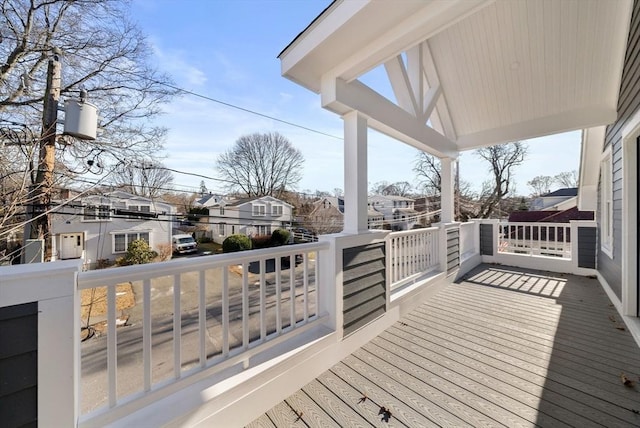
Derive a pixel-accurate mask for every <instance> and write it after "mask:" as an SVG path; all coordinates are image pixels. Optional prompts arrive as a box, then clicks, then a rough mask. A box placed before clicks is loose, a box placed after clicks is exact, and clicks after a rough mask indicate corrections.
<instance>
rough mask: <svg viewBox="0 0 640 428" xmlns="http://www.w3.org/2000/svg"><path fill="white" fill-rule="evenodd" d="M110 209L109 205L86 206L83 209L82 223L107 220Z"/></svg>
mask: <svg viewBox="0 0 640 428" xmlns="http://www.w3.org/2000/svg"><path fill="white" fill-rule="evenodd" d="M110 211H111V207H110V206H109V205H87V206H86V207H84V213H83V220H84V221H102V220H109V218H110V217H111V216H110V215H109V213H110Z"/></svg>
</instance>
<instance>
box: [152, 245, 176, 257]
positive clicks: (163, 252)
mask: <svg viewBox="0 0 640 428" xmlns="http://www.w3.org/2000/svg"><path fill="white" fill-rule="evenodd" d="M157 248H158V256H157V258H156V260H154V262H165V261H167V260H171V257H172V256H173V246H172V245H171V244H170V243H168V242H165V243H164V244H159V245H157Z"/></svg>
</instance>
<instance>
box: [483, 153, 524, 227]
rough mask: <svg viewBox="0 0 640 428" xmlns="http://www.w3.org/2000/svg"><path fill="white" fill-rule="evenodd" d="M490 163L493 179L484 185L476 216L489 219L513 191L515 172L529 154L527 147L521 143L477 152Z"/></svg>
mask: <svg viewBox="0 0 640 428" xmlns="http://www.w3.org/2000/svg"><path fill="white" fill-rule="evenodd" d="M475 154H476V155H477V156H478V157H480V158H481V159H484V160H485V161H487V162H488V163H489V168H488V169H489V172H490V173H491V176H492V179H491V180H488V181H485V182H484V183H483V184H482V190H481V193H480V196H479V198H478V199H479V207H478V211H477V213H476V216H477V217H479V218H489V216H491V214H493V212H494V210H495V208H496V207H497V205H498V204H499V203H500V201H501V200H502V199H503V198H504V197H505V196H507V195H509V194H510V193H511V192H512V191H513V185H514V183H513V170H514V168H515V167H517V166H519V165H522V163H523V162H524V158H525V156H526V154H527V145H526V144H524V143H521V142H515V143H505V144H499V145H496V146H492V147H485V148H482V149H478V150H476V151H475Z"/></svg>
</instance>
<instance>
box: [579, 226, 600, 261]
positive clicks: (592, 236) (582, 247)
mask: <svg viewBox="0 0 640 428" xmlns="http://www.w3.org/2000/svg"><path fill="white" fill-rule="evenodd" d="M597 245H598V242H597V230H596V228H595V227H579V228H578V267H582V268H589V269H595V268H596V252H597V248H598V247H597Z"/></svg>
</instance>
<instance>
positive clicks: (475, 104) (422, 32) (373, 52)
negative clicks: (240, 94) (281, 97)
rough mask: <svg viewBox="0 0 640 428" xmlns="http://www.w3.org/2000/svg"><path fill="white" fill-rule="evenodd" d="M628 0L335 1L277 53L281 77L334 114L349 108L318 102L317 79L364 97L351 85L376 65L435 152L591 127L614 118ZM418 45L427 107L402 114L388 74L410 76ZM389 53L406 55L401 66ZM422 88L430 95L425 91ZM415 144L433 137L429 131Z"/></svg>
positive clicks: (417, 135) (398, 92) (320, 84)
mask: <svg viewBox="0 0 640 428" xmlns="http://www.w3.org/2000/svg"><path fill="white" fill-rule="evenodd" d="M631 6H632V1H631V0H623V1H615V2H613V1H601V0H581V1H576V0H554V1H537V0H521V1H511V0H497V1H484V0H473V1H436V0H432V1H425V0H404V1H402V2H391V1H370V0H365V1H341V0H338V1H335V2H334V3H333V4H332V5H331V6H330V7H328V8H327V9H326V10H325V11H324V12H323V13H322V14H321V15H320V16H319V17H318V18H317V19H316V20H315V21H314V22H313V23H312V24H311V25H310V26H309V27H308V28H307V29H306V30H305V31H303V32H302V33H301V34H300V35H299V36H298V37H297V38H296V39H295V40H294V41H293V42H292V43H291V44H290V45H289V46H288V47H287V48H286V49H285V50H284V51H283V52H282V53H281V54H280V59H281V61H282V73H283V75H284V76H285V77H287V78H289V79H291V80H293V81H295V82H297V83H299V84H301V85H302V86H304V87H306V88H308V89H310V90H312V91H315V92H317V93H320V92H321V91H322V93H323V104H324V105H325V107H327V108H329V109H331V110H334V111H336V112H338V113H343V112H344V111H345V110H348V108H349V107H350V106H344V105H343V104H338V103H332V102H327V101H325V100H324V98H325V91H326V88H327V86H332V87H335V86H338V89H337V90H336V91H335V93H336V94H337V95H336V97H337V98H338V97H339V96H340V94H341V93H340V91H341V90H343V89H341V86H340V85H342V83H341V82H346V84H350V83H353V85H354V86H352V89H353V91H352V92H350V94H351V93H356V95H357V94H359V93H362V94H366V93H365V92H357V91H361V88H360V86H359V85H360V84H359V82H354V81H355V80H356V79H358V78H359V77H360V76H362V75H364V74H365V73H367V72H368V71H370V70H372V69H373V68H375V67H377V66H379V65H382V64H385V66H386V67H387V72H388V73H389V76H390V78H391V80H392V82H391V83H392V86H394V94H395V98H396V99H391V100H388V101H392V102H393V103H396V102H397V104H398V105H399V106H400V107H401V108H402V109H404V110H405V111H408V112H409V113H410V114H413V118H414V119H417V120H420V121H421V123H422V126H424V127H428V126H427V123H429V124H431V125H432V126H433V127H434V128H435V129H436V130H437V131H439V133H440V134H443V135H446V137H447V139H448V140H449V141H450V142H452V144H451V145H450V146H449V147H445V146H444V145H443V144H444V143H443V142H442V141H437V140H436V143H437V144H439V147H438V148H437V150H436V151H438V152H441V153H443V152H445V151H446V149H447V148H448V149H452V150H459V151H460V150H467V149H473V148H476V147H480V146H485V145H491V144H496V143H501V142H507V141H516V140H522V139H528V138H534V137H538V136H542V135H549V134H553V133H558V132H563V131H569V130H574V129H584V128H590V127H594V126H599V125H605V124H608V123H611V122H613V121H614V120H615V119H616V107H617V101H618V100H617V98H618V90H619V86H620V78H621V72H622V64H623V60H624V53H625V46H626V38H627V34H628V28H629V21H630V16H631ZM417 46H420V47H421V52H422V53H421V55H424V57H425V61H424V63H425V64H427V65H426V66H423V67H422V71H421V72H420V74H421V76H420V80H423V81H424V93H425V96H424V104H425V106H426V104H430V105H431V106H430V107H429V108H430V109H429V108H428V107H424V109H422V106H420V108H415V109H414V110H415V111H414V112H413V113H412V112H411V109H408V108H407V107H406V105H407V101H406V100H403V99H402V94H403V93H402V91H401V90H396V88H397V87H398V80H396V82H393V76H394V73H395V75H396V76H402V72H403V70H402V67H403V66H404V67H405V68H406V71H405V74H404V76H405V80H407V81H408V80H411V72H412V71H411V69H410V64H409V62H410V60H409V58H410V55H409V54H407V53H406V52H408V51H410V50H411V49H412V48H415V47H417ZM403 53H404V55H403ZM399 55H403V56H399ZM397 58H401V59H402V60H401V61H400V62H404V64H401V65H400V66H399V67H400V71H399V72H398V71H394V70H393V68H394V67H396V65H394V64H393V60H394V59H397ZM421 61H422V60H421ZM396 70H398V69H397V68H396ZM407 76H408V77H407ZM335 82H337V84H336V83H335ZM408 86H411V84H408ZM417 86H418V85H416V83H415V78H414V81H413V87H412V88H409V90H410V91H411V90H413V91H414V92H416V93H417V92H418V90H417V89H416V88H417ZM429 88H433V91H432V94H433V93H435V94H436V95H435V97H436V98H435V101H434V98H428V97H427V96H426V91H427V90H428V89H429ZM372 89H374V90H375V89H376V88H372ZM400 89H402V88H400ZM356 90H357V91H356ZM354 91H355V92H354ZM420 91H422V86H420ZM343 92H344V91H343ZM405 92H406V91H405ZM345 93H346V92H345ZM414 98H415V99H417V98H418V97H417V95H416V96H415V97H414ZM348 99H350V100H351V99H353V97H351V98H348ZM375 99H376V98H375V97H368V98H367V102H369V101H370V100H375ZM415 99H414V101H415ZM403 101H404V103H403ZM413 104H414V106H416V105H420V104H421V103H416V102H414V103H413ZM381 106H382V107H384V106H383V105H382V104H381ZM434 106H435V107H434ZM376 107H378V106H373V109H372V111H378V110H375V108H376ZM384 108H386V107H384ZM418 109H419V110H420V111H418ZM388 112H389V113H388V114H393V115H394V117H395V118H397V120H395V119H394V120H395V121H394V123H392V124H390V123H384V121H382V122H383V123H381V124H380V128H383V129H382V130H383V131H384V132H386V133H390V134H392V135H394V136H397V137H399V138H400V139H404V140H405V141H406V142H409V143H410V144H411V143H412V142H411V141H409V140H411V139H412V136H414V137H413V138H414V140H415V139H418V140H419V139H420V135H421V134H420V133H419V132H416V131H415V130H414V129H410V127H408V130H407V131H406V132H405V131H404V130H402V129H401V130H397V129H396V131H400V132H399V135H395V133H393V132H388V131H389V127H392V128H393V127H394V124H401V125H402V124H406V123H407V121H406V120H404V119H403V117H401V116H398V115H397V114H396V112H395V111H394V110H393V109H388ZM432 112H433V115H431V113H432ZM365 113H366V112H365ZM425 115H426V116H425ZM401 119H402V120H401ZM428 119H431V120H430V121H429V122H427V120H428ZM402 135H405V136H408V138H402ZM424 139H425V140H428V139H431V140H433V139H434V138H433V135H432V134H431V133H429V132H427V133H426V134H425V138H424ZM422 142H423V143H424V142H425V141H422ZM414 145H415V144H414Z"/></svg>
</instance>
